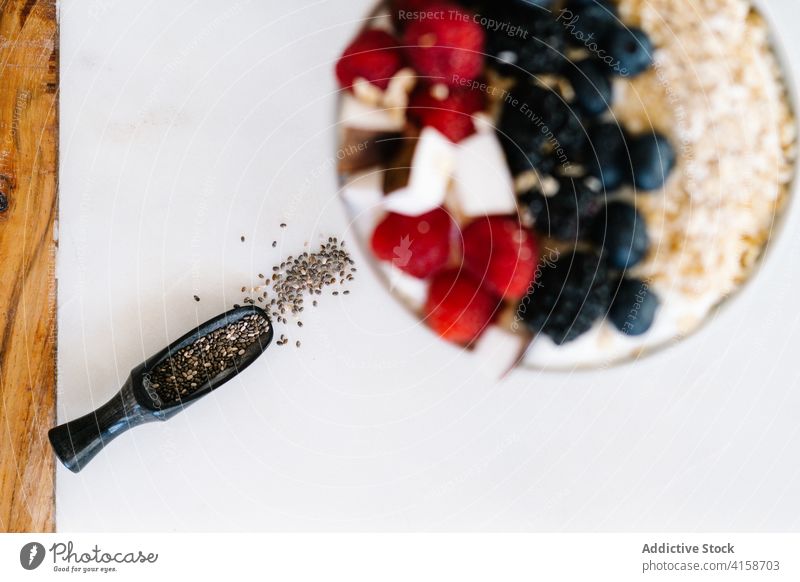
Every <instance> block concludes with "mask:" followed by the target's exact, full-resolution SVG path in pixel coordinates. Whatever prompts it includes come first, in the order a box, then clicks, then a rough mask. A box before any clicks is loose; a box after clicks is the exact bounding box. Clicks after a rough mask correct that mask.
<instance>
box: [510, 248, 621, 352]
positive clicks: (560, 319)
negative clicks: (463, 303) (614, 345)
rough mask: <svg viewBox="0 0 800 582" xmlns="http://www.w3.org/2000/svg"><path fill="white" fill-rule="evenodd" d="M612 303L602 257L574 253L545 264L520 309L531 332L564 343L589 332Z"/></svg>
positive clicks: (593, 254) (558, 343)
mask: <svg viewBox="0 0 800 582" xmlns="http://www.w3.org/2000/svg"><path fill="white" fill-rule="evenodd" d="M610 303H611V285H610V283H609V274H608V268H607V266H606V264H605V260H604V259H603V257H602V256H601V255H598V254H596V253H587V252H574V253H572V254H570V255H568V256H565V257H561V258H559V259H558V260H556V261H555V262H554V263H553V264H549V265H545V266H543V267H542V270H541V272H540V275H539V277H538V279H537V280H536V282H535V283H534V284H533V285H532V286H531V291H530V292H529V293H528V295H526V296H525V298H523V299H522V301H521V303H520V305H519V309H518V312H519V313H520V315H521V316H522V319H523V320H524V321H525V324H526V325H527V327H528V329H529V330H530V331H531V332H533V333H535V334H536V333H543V334H545V335H547V336H549V337H550V338H551V339H552V340H553V341H554V342H555V343H556V344H557V345H562V344H565V343H567V342H570V341H572V340H574V339H576V338H578V337H579V336H581V335H583V334H584V333H586V332H587V331H589V329H591V327H592V325H594V323H595V322H596V321H597V320H599V319H600V318H601V317H603V316H604V315H605V313H606V312H607V311H608V307H609V305H610Z"/></svg>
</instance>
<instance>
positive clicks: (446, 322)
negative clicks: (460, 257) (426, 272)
mask: <svg viewBox="0 0 800 582" xmlns="http://www.w3.org/2000/svg"><path fill="white" fill-rule="evenodd" d="M497 307H498V302H497V299H495V298H494V297H492V295H491V294H489V293H488V292H487V291H485V290H484V289H483V288H482V287H481V283H480V280H478V279H476V278H475V277H473V276H472V275H470V274H468V273H466V272H464V271H461V270H459V269H448V270H446V271H442V272H441V273H439V274H437V275H436V276H435V277H434V278H433V281H431V286H430V288H429V289H428V299H427V301H426V302H425V317H426V321H427V322H428V325H429V326H430V327H431V328H432V329H433V330H434V331H435V332H436V333H438V334H439V335H440V336H441V337H443V338H444V339H446V340H449V341H452V342H455V343H458V344H463V345H468V344H471V343H472V342H474V341H475V340H476V339H478V337H479V336H480V335H481V333H482V332H483V330H484V329H486V326H487V325H489V324H490V323H491V321H492V319H493V318H494V314H495V312H496V310H497Z"/></svg>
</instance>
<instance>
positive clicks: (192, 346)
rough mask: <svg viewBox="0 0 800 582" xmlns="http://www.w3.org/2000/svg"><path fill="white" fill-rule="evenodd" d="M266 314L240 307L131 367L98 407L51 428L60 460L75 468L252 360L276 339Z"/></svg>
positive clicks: (215, 385)
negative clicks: (126, 433)
mask: <svg viewBox="0 0 800 582" xmlns="http://www.w3.org/2000/svg"><path fill="white" fill-rule="evenodd" d="M273 334H274V330H273V327H272V322H271V321H270V318H269V316H268V315H267V313H266V312H265V311H264V310H262V309H260V308H259V307H256V306H254V305H246V306H243V307H237V308H235V309H232V310H231V311H227V312H225V313H223V314H221V315H218V316H217V317H215V318H213V319H210V320H209V321H206V322H205V323H203V324H201V325H199V326H198V327H197V328H196V329H194V330H192V331H190V332H188V333H187V334H185V335H184V336H182V337H181V338H179V339H178V340H176V341H174V342H172V343H171V344H170V345H168V346H167V347H166V348H164V349H163V350H161V351H160V352H158V353H157V354H155V355H153V356H151V357H149V358H147V359H146V360H145V361H144V362H142V363H141V364H139V365H138V366H136V367H135V368H134V369H133V370H131V373H130V376H129V377H128V380H127V381H126V382H125V384H124V385H123V386H122V388H121V389H120V391H119V392H118V393H117V394H116V395H115V396H114V397H113V398H111V400H109V401H108V402H106V403H105V404H104V405H103V406H101V407H100V408H98V409H97V410H95V411H93V412H90V413H89V414H87V415H85V416H82V417H81V418H78V419H76V420H73V421H71V422H68V423H66V424H62V425H59V426H57V427H55V428H53V429H51V430H50V432H49V433H48V437H49V439H50V444H51V445H52V446H53V449H54V450H55V453H56V456H57V457H58V458H59V460H60V461H61V462H62V463H63V464H64V465H65V466H66V467H67V468H68V469H69V470H70V471H73V472H75V473H77V472H78V471H80V470H81V469H83V468H84V467H85V466H86V464H87V463H88V462H89V461H91V460H92V459H93V458H94V456H95V455H97V453H99V452H100V451H101V450H102V449H103V447H104V446H105V445H106V444H108V443H109V442H111V441H112V440H113V439H115V438H116V437H117V436H119V435H120V434H122V433H123V432H125V431H126V430H128V429H130V428H133V427H135V426H138V425H140V424H144V423H147V422H153V421H156V420H160V421H164V420H169V419H170V418H172V417H173V416H175V415H176V414H177V413H179V412H180V411H182V410H183V409H184V408H186V407H187V406H188V405H190V404H192V403H193V402H196V401H197V400H199V399H200V398H202V397H203V396H206V395H207V394H210V393H211V392H212V391H214V390H216V389H217V388H219V387H220V386H222V385H223V384H224V383H225V382H227V381H229V380H231V379H232V378H233V377H234V376H236V375H237V374H239V373H240V372H241V371H242V370H244V369H245V368H246V367H247V366H249V365H250V364H252V363H253V362H254V361H255V359H256V358H258V356H260V355H261V354H262V353H263V352H264V350H266V349H267V348H268V347H269V345H270V343H271V342H272V338H273Z"/></svg>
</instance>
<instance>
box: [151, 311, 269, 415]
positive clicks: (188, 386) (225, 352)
mask: <svg viewBox="0 0 800 582" xmlns="http://www.w3.org/2000/svg"><path fill="white" fill-rule="evenodd" d="M268 331H269V322H268V321H267V320H266V319H264V318H263V317H259V316H258V315H248V316H246V317H243V318H242V319H240V320H239V321H237V322H235V323H230V324H228V325H226V326H224V327H221V328H219V329H217V330H214V331H212V332H211V333H209V334H207V335H204V336H203V337H201V338H199V339H198V340H197V341H195V342H194V343H191V344H189V345H188V346H186V347H184V348H181V349H180V350H178V351H177V352H175V353H174V354H172V355H171V356H170V357H169V358H167V359H165V360H164V361H163V362H161V363H160V364H159V365H158V366H156V367H155V368H153V370H151V371H150V372H148V373H147V375H146V376H145V381H146V382H149V384H150V387H151V388H152V389H153V390H154V391H155V394H156V395H157V396H158V398H159V399H160V400H161V402H162V404H163V405H165V406H171V405H173V404H176V403H178V402H180V401H181V400H182V399H184V398H187V397H189V396H191V395H192V394H194V393H195V392H196V391H197V390H198V389H200V388H201V387H203V386H204V385H206V384H207V383H208V382H210V381H211V380H213V379H214V378H215V377H216V376H218V375H219V374H221V373H222V372H224V371H226V370H229V369H231V368H234V367H235V366H236V364H237V362H239V361H240V359H241V357H242V356H243V355H244V354H245V352H246V351H247V349H248V348H249V347H250V346H252V345H253V344H254V343H256V342H258V341H259V339H260V338H261V337H263V335H264V334H265V333H266V332H268Z"/></svg>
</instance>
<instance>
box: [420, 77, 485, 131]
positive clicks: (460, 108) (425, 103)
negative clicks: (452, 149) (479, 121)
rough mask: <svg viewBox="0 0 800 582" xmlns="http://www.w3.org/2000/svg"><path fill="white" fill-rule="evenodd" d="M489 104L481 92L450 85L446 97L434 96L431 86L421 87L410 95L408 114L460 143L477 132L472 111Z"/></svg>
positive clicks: (479, 109) (474, 111)
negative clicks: (438, 97)
mask: <svg viewBox="0 0 800 582" xmlns="http://www.w3.org/2000/svg"><path fill="white" fill-rule="evenodd" d="M485 105H486V99H485V95H484V94H483V93H481V92H479V91H472V90H470V89H464V88H460V89H457V88H455V87H451V88H450V89H449V95H448V96H447V98H445V99H437V98H436V97H434V95H433V92H432V89H431V88H430V87H420V88H419V89H417V90H416V91H414V93H412V95H411V100H410V102H409V104H408V116H409V118H410V119H411V120H412V121H413V122H415V123H416V124H418V125H422V126H431V127H434V128H436V129H437V130H439V131H440V132H441V133H442V134H444V135H445V136H447V137H448V138H450V140H451V141H453V142H455V143H458V142H460V141H461V140H462V139H464V138H467V137H469V136H471V135H472V134H473V133H475V124H474V123H473V121H472V114H473V113H476V112H477V111H481V110H482V109H483V108H484V107H485Z"/></svg>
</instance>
